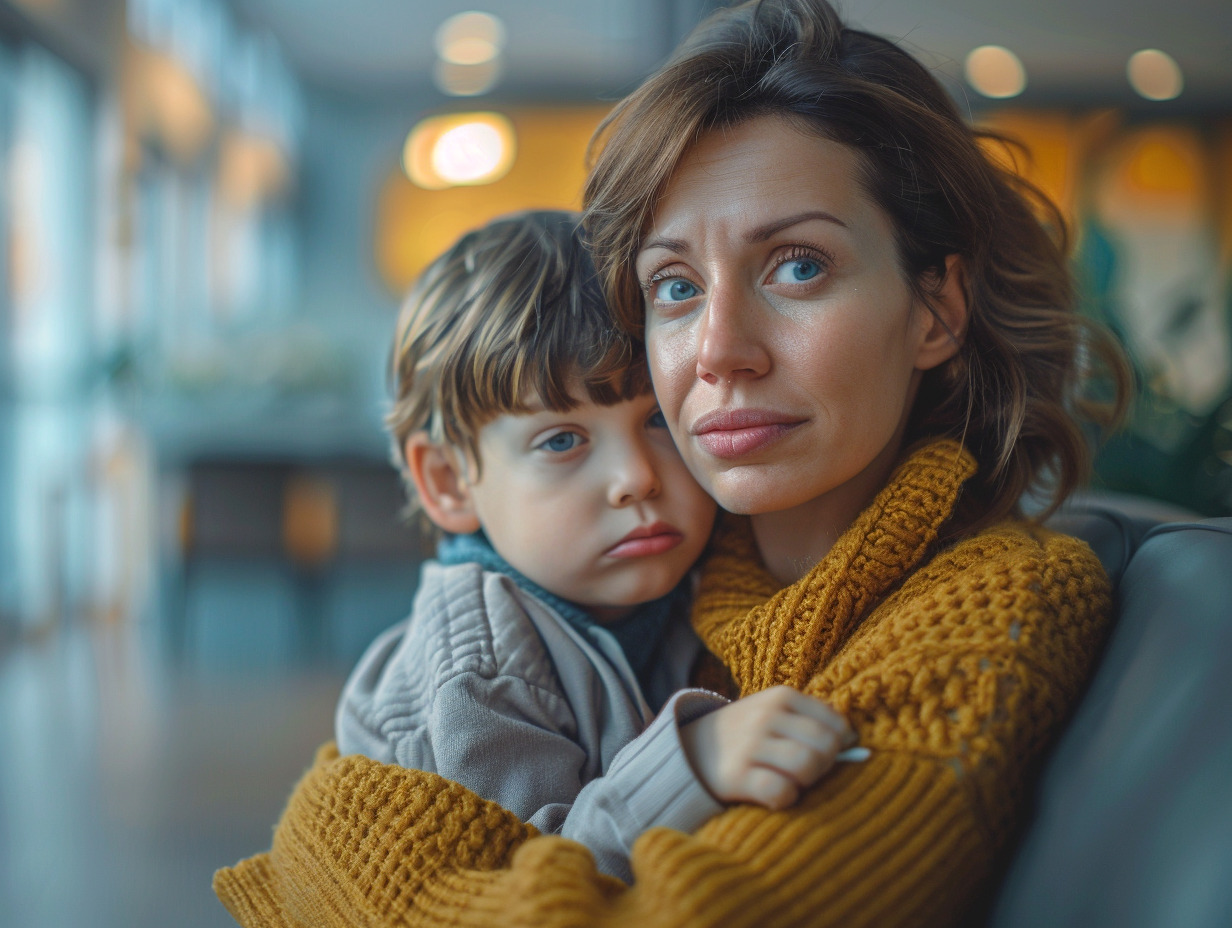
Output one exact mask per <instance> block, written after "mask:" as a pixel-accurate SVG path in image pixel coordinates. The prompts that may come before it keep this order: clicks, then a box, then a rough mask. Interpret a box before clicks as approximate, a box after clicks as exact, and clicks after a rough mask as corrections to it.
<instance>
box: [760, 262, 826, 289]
mask: <svg viewBox="0 0 1232 928" xmlns="http://www.w3.org/2000/svg"><path fill="white" fill-rule="evenodd" d="M820 273H821V265H820V264H819V263H818V262H816V261H814V260H813V259H812V258H797V259H795V260H794V261H784V262H783V263H782V264H780V265H779V266H778V267H776V268H775V269H774V273H773V274H772V275H771V280H772V281H773V282H774V283H776V284H798V283H803V282H804V281H806V280H812V279H813V278H814V277H816V276H817V275H818V274H820Z"/></svg>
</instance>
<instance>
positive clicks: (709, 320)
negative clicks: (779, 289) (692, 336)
mask: <svg viewBox="0 0 1232 928" xmlns="http://www.w3.org/2000/svg"><path fill="white" fill-rule="evenodd" d="M762 316H763V314H762V313H761V312H759V306H758V303H757V298H756V296H755V295H754V294H752V293H749V292H747V291H746V288H744V287H742V286H741V285H740V284H738V283H728V284H720V285H712V286H711V288H710V292H709V293H708V294H707V299H706V307H705V309H704V311H703V312H702V313H701V316H700V317H699V321H698V330H697V376H698V379H700V380H704V381H706V382H707V383H719V382H722V381H725V380H732V379H735V378H739V377H742V376H743V377H760V376H761V375H762V374H765V373H766V371H767V370H769V367H770V356H769V354H768V353H767V352H766V349H765V345H764V340H763V337H764V331H763V330H762V327H763V325H764V319H763V318H762Z"/></svg>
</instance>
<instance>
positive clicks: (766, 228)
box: [639, 209, 847, 254]
mask: <svg viewBox="0 0 1232 928" xmlns="http://www.w3.org/2000/svg"><path fill="white" fill-rule="evenodd" d="M813 220H820V221H822V222H830V223H833V224H834V225H836V226H840V227H842V228H844V229H846V228H847V223H845V222H843V220H841V219H839V218H838V217H837V216H835V215H834V214H833V213H827V212H826V211H825V210H822V209H811V210H807V211H805V212H803V213H795V214H793V215H791V216H785V217H783V218H782V219H775V220H772V221H771V222H767V223H765V224H764V225H760V226H757V227H756V228H754V229H750V230H749V231H748V232H746V233H745V235H744V240H745V241H746V242H747V243H749V244H750V245H756V244H759V243H760V242H764V241H765V240H766V239H768V238H770V237H771V236H772V235H775V234H777V233H779V232H782V231H783V230H784V229H790V228H791V227H792V226H795V225H799V224H800V223H802V222H811V221H813ZM652 248H662V249H664V250H666V251H670V252H672V253H673V254H684V253H685V252H686V251H688V250H689V243H688V242H686V241H684V240H683V239H678V238H652V239H649V240H647V241H645V242H643V243H642V247H641V248H640V249H639V251H649V250H650V249H652Z"/></svg>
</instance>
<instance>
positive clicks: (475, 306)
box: [385, 210, 650, 506]
mask: <svg viewBox="0 0 1232 928" xmlns="http://www.w3.org/2000/svg"><path fill="white" fill-rule="evenodd" d="M579 218H580V217H579V216H578V214H576V213H572V212H567V211H563V210H541V211H533V212H524V213H517V214H514V215H510V216H505V217H502V218H500V219H495V220H493V221H492V222H490V223H488V224H487V225H485V226H483V227H481V228H479V229H476V230H474V231H472V232H468V233H467V234H466V235H463V236H462V237H461V238H460V239H459V240H458V241H457V242H456V243H455V244H454V245H453V246H452V247H451V248H449V249H448V250H447V251H446V252H445V253H444V254H442V255H441V256H440V257H438V258H437V259H436V260H435V261H433V262H432V263H431V264H430V265H428V267H427V269H426V270H424V272H423V274H422V275H420V277H419V279H418V280H417V281H416V283H415V285H414V287H413V288H412V289H411V292H410V294H409V295H408V296H407V298H406V302H405V303H404V304H403V307H402V312H401V314H400V316H399V318H398V326H397V331H396V334H395V336H394V344H393V356H392V365H391V366H392V371H391V373H392V378H393V390H394V404H393V408H392V410H391V411H390V413H389V414H388V416H386V419H385V422H386V426H387V427H388V429H389V432H390V436H391V438H392V439H393V445H394V456H395V460H396V462H397V463H398V464H399V466H400V467H402V468H403V470H404V471H405V468H406V460H405V457H404V455H405V450H404V449H405V447H406V441H407V438H409V437H410V436H411V435H412V434H414V433H415V432H417V431H425V432H427V433H428V435H429V437H430V438H431V439H432V440H433V441H435V442H439V443H442V444H449V445H452V446H454V447H456V448H459V449H461V450H464V451H465V452H466V453H467V454H468V455H469V456H470V458H471V459H472V460H473V461H474V462H475V465H476V466H477V467H478V466H479V465H480V461H479V455H478V447H477V446H478V433H479V429H480V428H481V427H482V426H483V425H485V424H486V423H488V422H490V421H491V420H492V419H494V418H496V417H497V416H500V415H503V414H506V413H523V412H527V411H529V408H530V403H532V402H534V401H535V400H538V401H539V402H541V403H543V405H545V406H547V407H548V408H549V409H555V410H561V411H563V410H567V409H571V408H573V407H575V406H576V405H577V403H578V402H579V400H580V399H582V397H575V396H574V395H573V394H572V393H571V392H570V390H571V388H573V389H576V388H577V387H579V386H580V387H581V388H583V389H584V390H585V391H586V394H587V396H588V397H589V399H591V400H592V401H594V402H596V403H599V404H601V405H605V406H607V405H612V404H615V403H618V402H620V401H622V400H627V399H632V398H633V397H635V396H640V395H642V394H643V393H646V392H648V391H649V390H650V378H649V375H648V373H647V369H646V362H645V353H644V352H643V350H642V348H641V345H640V344H638V343H636V342H635V341H634V340H633V339H632V338H630V337H629V336H628V335H626V334H625V333H624V332H622V331H621V330H620V329H619V328H618V327H617V326H616V324H615V323H614V321H613V320H612V318H611V316H610V315H609V313H608V310H607V304H606V302H605V301H604V298H603V291H602V290H601V288H600V286H599V282H598V280H597V279H596V277H595V271H594V266H593V264H592V263H591V258H590V254H589V252H588V251H587V250H586V246H585V243H584V241H583V238H582V231H581V226H580V222H579ZM412 506H414V502H413V501H412Z"/></svg>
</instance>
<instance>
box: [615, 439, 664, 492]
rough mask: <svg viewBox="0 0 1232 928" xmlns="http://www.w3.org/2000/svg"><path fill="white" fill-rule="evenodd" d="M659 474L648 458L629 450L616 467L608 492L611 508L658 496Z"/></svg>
mask: <svg viewBox="0 0 1232 928" xmlns="http://www.w3.org/2000/svg"><path fill="white" fill-rule="evenodd" d="M659 489H660V486H659V472H658V470H657V469H656V468H655V466H654V462H653V461H652V460H651V459H650V457H649V456H648V455H647V454H645V453H644V452H642V451H641V450H638V449H629V451H628V453H627V454H625V455H624V456H623V458H622V460H621V461H620V464H619V466H618V467H617V470H616V473H615V474H614V476H613V479H612V482H611V486H610V488H609V491H608V499H609V501H610V502H611V504H612V505H613V506H628V505H630V504H632V503H640V502H641V501H642V500H645V499H652V498H654V497H656V496H658V495H659Z"/></svg>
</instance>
